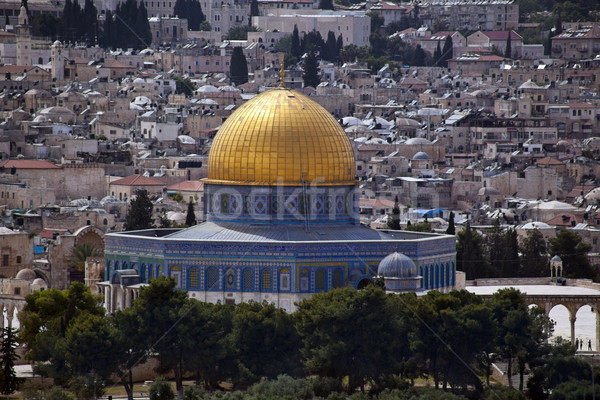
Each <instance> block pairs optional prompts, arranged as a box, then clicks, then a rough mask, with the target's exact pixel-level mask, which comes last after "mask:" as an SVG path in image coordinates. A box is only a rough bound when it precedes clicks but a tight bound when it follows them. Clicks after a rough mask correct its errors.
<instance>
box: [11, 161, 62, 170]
mask: <svg viewBox="0 0 600 400" xmlns="http://www.w3.org/2000/svg"><path fill="white" fill-rule="evenodd" d="M0 167H4V168H13V167H14V168H16V169H60V168H61V167H60V166H58V165H56V164H53V163H51V162H49V161H43V160H6V161H3V162H1V163H0Z"/></svg>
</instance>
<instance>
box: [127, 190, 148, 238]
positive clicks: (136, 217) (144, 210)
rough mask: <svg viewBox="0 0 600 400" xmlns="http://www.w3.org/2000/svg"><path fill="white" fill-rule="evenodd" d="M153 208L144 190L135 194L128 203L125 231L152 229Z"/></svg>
mask: <svg viewBox="0 0 600 400" xmlns="http://www.w3.org/2000/svg"><path fill="white" fill-rule="evenodd" d="M153 210H154V206H153V205H152V201H150V198H149V197H148V192H147V191H146V190H145V189H140V190H138V191H137V192H136V196H135V197H133V198H132V199H131V200H130V202H129V211H128V213H127V216H126V217H125V230H126V231H135V230H140V229H150V228H152V223H153V219H152V211H153Z"/></svg>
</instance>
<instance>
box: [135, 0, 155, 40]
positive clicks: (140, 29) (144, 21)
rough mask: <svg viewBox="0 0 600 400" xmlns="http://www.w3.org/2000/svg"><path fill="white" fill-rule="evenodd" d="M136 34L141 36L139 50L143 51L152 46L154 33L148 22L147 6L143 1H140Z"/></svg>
mask: <svg viewBox="0 0 600 400" xmlns="http://www.w3.org/2000/svg"><path fill="white" fill-rule="evenodd" d="M135 32H136V33H137V34H138V36H139V39H138V40H137V43H138V46H137V48H138V49H143V48H146V47H150V45H151V44H152V31H151V30H150V22H148V11H146V6H145V5H144V2H143V1H140V7H139V8H138V9H137V12H136V16H135Z"/></svg>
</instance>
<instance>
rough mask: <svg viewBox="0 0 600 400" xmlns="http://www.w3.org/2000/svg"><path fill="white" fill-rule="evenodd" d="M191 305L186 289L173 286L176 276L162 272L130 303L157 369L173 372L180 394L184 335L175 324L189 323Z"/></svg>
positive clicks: (181, 389)
mask: <svg viewBox="0 0 600 400" xmlns="http://www.w3.org/2000/svg"><path fill="white" fill-rule="evenodd" d="M192 307H193V304H192V303H190V300H189V299H188V295H187V292H186V291H184V290H176V288H175V280H173V279H172V278H167V277H164V276H160V277H159V278H158V279H154V280H152V281H151V282H150V285H149V286H146V287H143V288H142V289H141V290H140V296H139V298H138V299H137V301H136V302H134V304H133V306H132V307H131V310H132V311H131V312H132V313H133V315H134V316H135V319H136V320H137V321H138V322H137V323H138V332H139V337H140V338H144V339H143V344H145V345H146V346H147V348H149V349H152V351H153V352H154V353H156V358H157V359H158V362H159V368H158V372H159V373H161V372H166V371H172V372H173V375H174V377H175V385H176V386H175V387H176V390H177V393H178V394H179V395H181V394H183V371H184V364H183V360H184V354H185V350H186V348H185V346H184V343H185V340H186V337H185V336H184V335H181V334H179V333H178V328H180V329H183V328H185V327H187V326H188V325H187V324H188V321H187V320H186V319H185V318H186V317H187V316H188V314H189V312H190V311H189V310H190V309H191V308H192Z"/></svg>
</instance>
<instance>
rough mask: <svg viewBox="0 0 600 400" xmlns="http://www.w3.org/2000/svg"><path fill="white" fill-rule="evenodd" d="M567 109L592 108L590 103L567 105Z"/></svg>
mask: <svg viewBox="0 0 600 400" xmlns="http://www.w3.org/2000/svg"><path fill="white" fill-rule="evenodd" d="M569 107H571V108H594V106H593V105H592V104H590V103H569Z"/></svg>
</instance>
